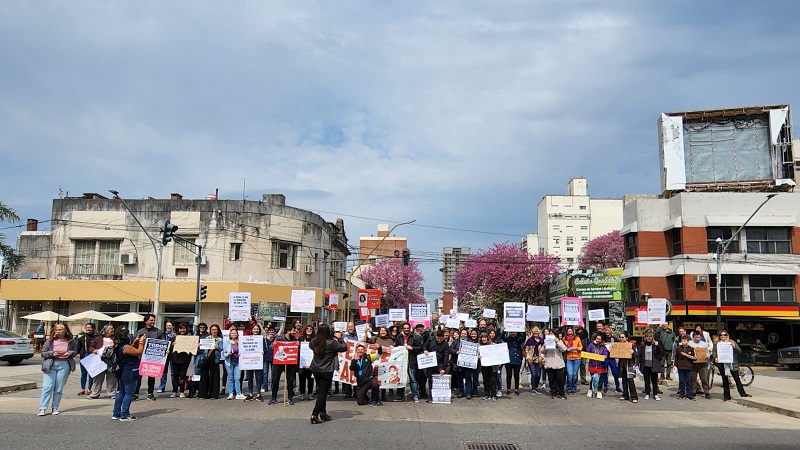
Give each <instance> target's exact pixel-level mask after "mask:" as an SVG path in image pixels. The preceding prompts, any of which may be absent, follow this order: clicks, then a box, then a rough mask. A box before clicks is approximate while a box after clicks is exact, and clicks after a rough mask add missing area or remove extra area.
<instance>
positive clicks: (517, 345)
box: [498, 331, 525, 395]
mask: <svg viewBox="0 0 800 450" xmlns="http://www.w3.org/2000/svg"><path fill="white" fill-rule="evenodd" d="M503 341H505V343H506V345H507V346H508V363H506V364H503V366H504V367H505V368H506V395H511V378H514V395H519V371H520V368H522V347H523V346H524V345H525V335H523V334H522V333H517V332H516V331H511V332H508V333H503ZM500 388H502V386H498V389H500Z"/></svg>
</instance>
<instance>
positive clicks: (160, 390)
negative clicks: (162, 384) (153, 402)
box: [156, 389, 164, 394]
mask: <svg viewBox="0 0 800 450" xmlns="http://www.w3.org/2000/svg"><path fill="white" fill-rule="evenodd" d="M163 393H164V390H163V389H159V390H157V391H156V394H163Z"/></svg>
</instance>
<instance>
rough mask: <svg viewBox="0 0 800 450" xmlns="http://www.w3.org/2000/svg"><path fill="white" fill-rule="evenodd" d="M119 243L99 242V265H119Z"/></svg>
mask: <svg viewBox="0 0 800 450" xmlns="http://www.w3.org/2000/svg"><path fill="white" fill-rule="evenodd" d="M119 244H120V241H100V261H99V264H109V265H115V266H116V265H119Z"/></svg>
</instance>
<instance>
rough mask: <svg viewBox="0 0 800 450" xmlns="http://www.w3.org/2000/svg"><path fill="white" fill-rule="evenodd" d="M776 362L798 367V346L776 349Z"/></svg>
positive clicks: (799, 358) (799, 361)
mask: <svg viewBox="0 0 800 450" xmlns="http://www.w3.org/2000/svg"><path fill="white" fill-rule="evenodd" d="M778 364H781V365H784V366H789V367H791V368H792V369H800V346H798V347H786V348H782V349H780V350H778Z"/></svg>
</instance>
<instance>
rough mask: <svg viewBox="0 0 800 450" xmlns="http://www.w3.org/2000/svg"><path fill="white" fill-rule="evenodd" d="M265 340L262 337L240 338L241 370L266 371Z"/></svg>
mask: <svg viewBox="0 0 800 450" xmlns="http://www.w3.org/2000/svg"><path fill="white" fill-rule="evenodd" d="M263 353H264V338H263V337H261V336H240V337H239V369H240V370H263V369H264V355H263Z"/></svg>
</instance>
